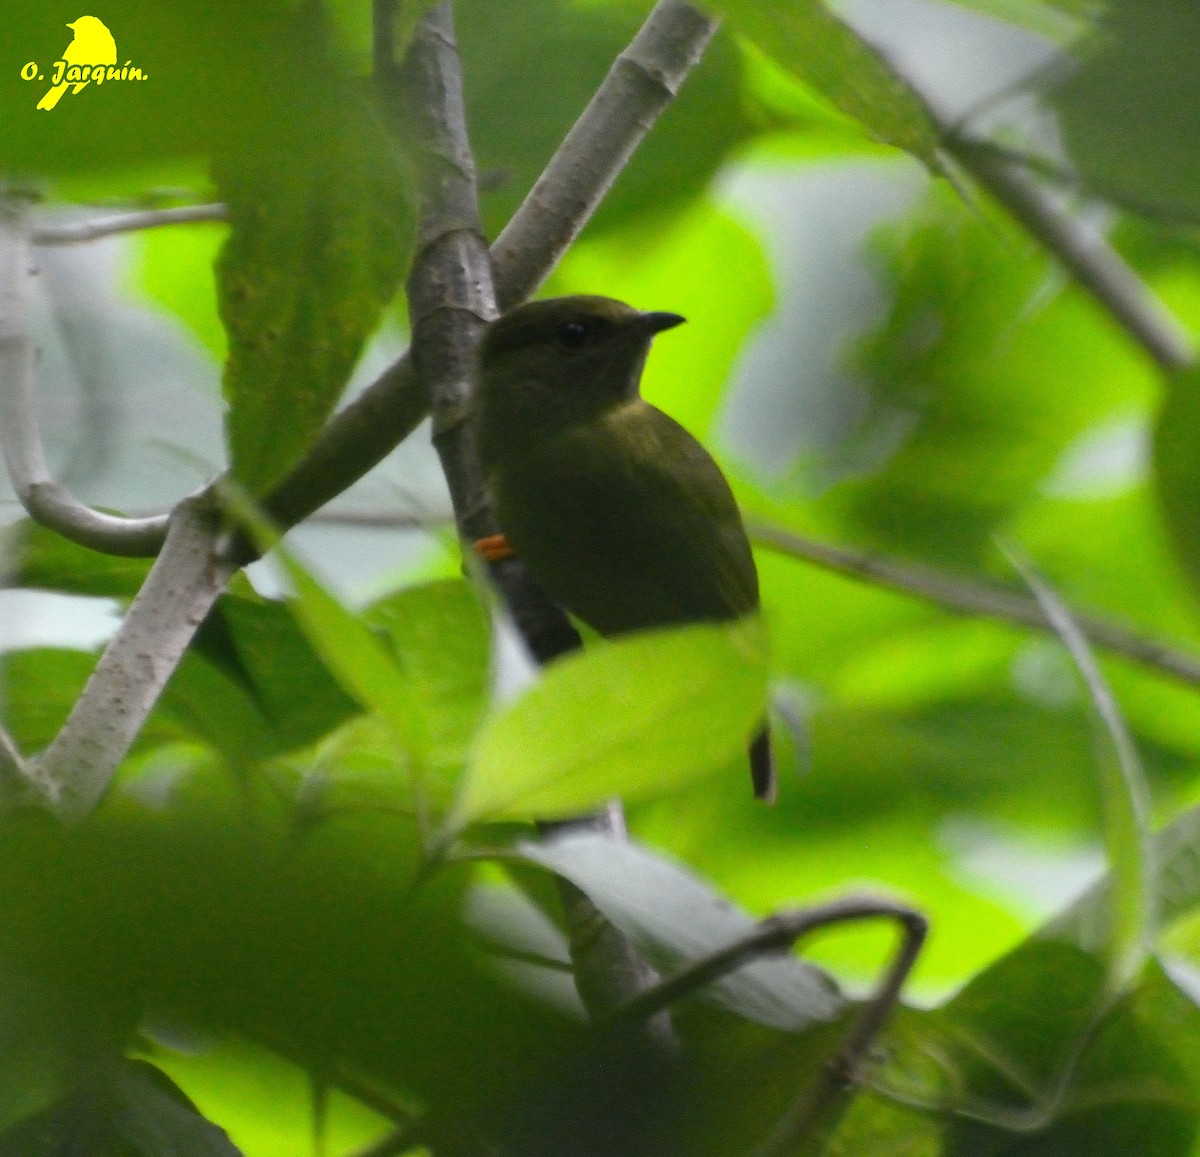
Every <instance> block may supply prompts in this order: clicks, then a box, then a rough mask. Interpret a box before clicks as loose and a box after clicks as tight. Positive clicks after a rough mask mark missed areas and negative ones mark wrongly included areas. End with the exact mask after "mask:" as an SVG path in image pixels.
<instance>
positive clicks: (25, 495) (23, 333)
mask: <svg viewBox="0 0 1200 1157" xmlns="http://www.w3.org/2000/svg"><path fill="white" fill-rule="evenodd" d="M29 236H30V230H29V213H28V208H27V206H26V205H24V204H23V203H21V202H20V201H17V200H12V199H9V200H5V201H4V202H3V203H2V204H0V452H3V455H4V462H5V465H6V467H7V468H8V476H9V478H10V480H11V481H12V486H13V490H15V491H16V495H17V498H18V499H19V500H20V502H21V505H22V506H24V507H25V509H26V511H28V513H29V516H30V517H31V518H32V519H33V520H34V521H35V522H39V523H41V524H42V525H43V526H47V527H49V528H50V529H51V530H56V531H58V533H59V534H61V535H62V536H63V537H64V538H69V539H70V540H71V541H72V542H77V543H79V544H80V545H82V546H88V547H91V548H92V549H93V550H101V551H104V552H106V553H107V554H117V555H126V556H133V557H144V556H148V555H154V554H156V553H157V552H158V549H159V548H160V547H161V546H162V543H163V539H164V538H165V537H166V531H167V520H166V518H165V517H163V516H158V517H153V518H120V517H117V516H116V515H112V514H103V513H101V512H99V511H96V510H92V509H91V508H90V507H88V506H85V505H84V504H83V503H82V502H80V501H79V500H78V499H77V498H75V496H74V495H72V494H71V492H70V491H69V490H68V489H67V488H66V487H65V486H63V485H62V483H60V482H56V481H55V480H54V479H52V478H51V477H50V471H49V469H48V468H47V466H46V454H45V450H44V449H43V447H42V438H41V434H40V432H39V430H38V425H37V417H36V410H37V400H36V397H35V393H34V379H35V369H34V346H33V337H32V335H31V333H30V329H29V292H28V286H29V270H30V265H31V252H30V245H29Z"/></svg>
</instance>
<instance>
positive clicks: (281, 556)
mask: <svg viewBox="0 0 1200 1157" xmlns="http://www.w3.org/2000/svg"><path fill="white" fill-rule="evenodd" d="M275 557H276V558H277V559H278V560H279V563H280V565H281V567H282V568H283V570H284V572H285V574H286V575H287V578H288V582H289V583H290V584H291V586H292V590H293V592H294V597H293V599H292V601H291V607H292V610H293V612H294V613H295V615H296V619H297V621H298V622H299V623H300V625H301V627H302V628H303V630H304V631H305V633H306V634H307V635H308V638H309V641H310V642H311V643H312V646H313V649H314V650H315V651H316V652H317V654H319V655H320V656H321V658H322V659H323V660H324V661H325V663H326V664H327V665H328V666H329V669H330V670H331V671H332V672H333V673H334V675H335V677H336V678H337V679H338V681H339V682H340V683H341V684H342V686H343V687H344V688H345V689H346V690H347V691H348V692H349V693H350V694H351V695H353V696H354V698H355V699H357V700H358V701H359V703H361V704H362V705H363V706H364V707H366V708H368V709H369V710H373V711H376V712H378V713H379V716H380V717H381V718H382V719H383V720H385V721H386V722H387V724H388V725H389V726H390V727H391V728H392V730H393V732H394V733H395V736H396V738H397V739H398V740H399V741H400V742H401V743H402V744H403V745H404V749H405V751H406V752H407V753H408V755H409V757H410V758H411V759H412V761H413V763H414V765H415V766H416V767H418V768H423V767H425V766H426V764H427V762H428V759H429V752H430V745H431V742H432V739H431V736H430V731H429V722H428V720H427V719H426V717H425V714H424V710H423V708H422V704H421V702H420V700H419V698H418V695H417V691H416V689H415V688H414V686H413V684H412V681H411V680H410V679H409V677H408V673H407V671H405V670H404V668H403V667H402V666H401V665H400V664H399V663H398V662H397V659H396V658H394V657H393V655H392V654H390V653H389V652H388V648H387V647H386V646H385V645H384V644H383V643H382V642H381V641H380V640H379V639H378V638H377V637H376V636H375V635H374V634H372V632H371V630H370V629H369V628H368V627H367V626H366V624H365V623H364V622H363V621H362V620H361V619H359V618H358V617H357V616H356V615H354V614H353V613H352V612H350V611H348V610H347V609H346V608H345V607H343V606H342V605H341V603H339V602H338V601H337V599H335V598H334V597H333V595H331V594H330V593H329V592H328V591H327V590H325V588H324V587H322V586H321V584H320V583H319V582H317V580H316V579H315V578H313V576H312V575H311V574H309V572H308V571H307V570H305V568H304V567H303V566H302V565H301V564H300V563H299V562H298V561H297V560H296V559H295V558H293V557H292V555H291V554H289V553H288V552H287V551H286V550H284V548H283V547H280V546H276V547H275Z"/></svg>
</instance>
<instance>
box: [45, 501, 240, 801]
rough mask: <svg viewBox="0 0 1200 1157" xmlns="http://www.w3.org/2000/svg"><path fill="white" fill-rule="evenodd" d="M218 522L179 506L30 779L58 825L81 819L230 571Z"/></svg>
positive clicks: (207, 509) (196, 505)
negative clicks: (147, 570)
mask: <svg viewBox="0 0 1200 1157" xmlns="http://www.w3.org/2000/svg"><path fill="white" fill-rule="evenodd" d="M219 533H220V525H219V518H218V515H217V510H216V506H215V503H214V501H213V499H212V497H211V496H209V495H207V494H205V495H199V496H196V497H193V498H187V499H184V501H183V502H181V503H179V505H178V506H176V507H175V510H174V511H173V512H172V514H171V518H170V527H169V529H168V531H167V539H166V542H165V543H164V544H163V548H162V550H161V551H160V552H159V555H158V558H157V559H156V560H155V563H154V566H153V567H152V568H151V570H150V574H149V575H148V576H147V578H146V581H145V583H144V584H143V585H142V589H141V590H140V591H138V594H137V597H136V598H135V599H134V600H133V603H132V604H131V606H130V608H129V611H128V612H127V614H126V615H125V618H124V620H123V622H122V623H121V626H120V628H119V629H118V631H117V633H116V635H114V636H113V638H112V640H111V641H110V642H109V644H108V646H107V647H106V648H105V650H104V654H103V655H102V656H101V657H100V661H99V662H98V663H97V664H96V668H95V670H94V671H93V672H92V674H91V676H90V678H89V679H88V681H87V684H86V685H85V686H84V689H83V693H82V694H81V695H80V697H79V700H78V701H77V702H76V704H75V706H74V708H73V709H72V711H71V714H70V715H69V716H68V717H67V721H66V722H65V723H64V724H63V726H62V729H61V730H60V731H59V733H58V735H56V736H55V738H54V741H53V742H52V743H51V744H50V746H49V747H48V748H47V749H46V750H45V752H44V753H43V754H42V756H41V758H40V759H38V760H36V761H34V762H33V764H32V766H31V769H30V770H31V774H32V777H33V779H34V782H35V784H36V786H37V787H38V789H39V790H40V791H41V793H42V795H43V797H44V798H45V800H46V802H47V803H48V804H49V806H50V807H51V808H52V809H53V810H54V811H55V812H56V813H57V814H58V815H59V816H61V817H62V818H63V819H66V820H68V821H75V820H79V819H82V818H83V817H84V816H86V815H87V814H88V812H90V811H91V809H92V808H93V807H95V805H96V803H97V802H98V801H99V800H100V797H101V796H102V795H103V794H104V792H105V790H106V789H107V787H108V785H109V783H110V782H111V781H112V777H113V775H114V774H115V773H116V769H117V766H118V765H119V764H120V762H121V760H122V759H124V758H125V754H126V752H127V751H128V750H129V747H130V745H131V744H132V743H133V741H134V739H135V738H136V737H137V735H138V732H139V731H140V730H141V729H142V725H143V724H144V723H145V721H146V717H147V716H148V715H149V714H150V711H151V709H152V708H153V706H154V704H155V702H156V701H157V700H158V697H159V695H160V694H161V693H162V689H163V688H164V687H165V686H166V684H167V681H168V680H169V679H170V678H171V675H172V674H173V673H174V671H175V668H176V667H177V666H178V664H179V660H180V659H181V658H182V657H183V652H184V650H185V649H186V648H187V645H188V644H189V643H190V642H191V640H192V636H193V635H194V634H195V633H196V631H197V629H198V628H199V626H200V624H201V623H202V622H203V621H204V617H205V615H207V614H208V612H209V610H211V608H212V605H213V603H214V602H216V600H217V597H218V596H219V595H220V593H221V592H222V591H223V590H224V589H225V584H226V583H227V582H228V581H229V578H230V576H231V575H232V573H233V569H234V568H233V567H232V566H231V565H230V564H228V563H224V562H221V561H219V559H218V554H219V552H218V549H217V543H218V536H219Z"/></svg>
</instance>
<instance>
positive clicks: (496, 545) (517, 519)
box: [472, 295, 776, 802]
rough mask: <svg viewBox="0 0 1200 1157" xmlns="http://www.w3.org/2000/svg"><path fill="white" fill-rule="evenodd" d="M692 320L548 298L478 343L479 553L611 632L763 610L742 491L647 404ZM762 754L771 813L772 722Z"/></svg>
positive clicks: (756, 780)
mask: <svg viewBox="0 0 1200 1157" xmlns="http://www.w3.org/2000/svg"><path fill="white" fill-rule="evenodd" d="M684 320H685V319H684V318H683V317H681V316H680V315H679V314H677V313H667V312H653V311H649V312H646V311H641V310H638V309H635V308H633V307H632V306H630V305H627V304H625V303H624V302H621V301H617V300H615V299H614V298H611V297H601V296H596V295H575V296H571V297H558V298H546V299H543V300H540V301H533V302H529V303H527V304H524V305H520V306H517V307H516V308H514V309H511V310H509V311H508V312H506V313H504V314H502V315H501V316H500V317H499V318H497V319H496V320H495V321H493V322H491V323H490V324H489V326H488V327H487V329H486V330H485V331H484V334H483V338H482V341H481V342H480V345H479V353H478V365H477V384H476V391H475V397H474V401H473V404H472V420H473V423H474V433H475V440H476V447H477V450H478V453H479V460H480V464H481V467H482V470H483V474H484V479H485V483H486V486H487V491H488V495H489V497H490V499H491V502H492V506H493V509H494V512H495V515H496V519H497V522H498V523H499V527H500V531H501V534H500V535H496V536H490V537H489V538H486V539H483V540H481V541H480V542H479V543H477V544H476V546H477V548H478V549H479V551H480V553H482V554H483V555H484V557H487V558H493V559H495V558H498V557H504V556H505V555H506V554H508V553H513V554H516V555H517V556H519V557H520V558H521V560H522V561H523V562H524V564H525V565H526V567H527V568H528V569H529V571H530V573H531V574H532V576H533V578H534V579H535V580H536V581H537V582H538V583H539V584H540V585H541V586H542V587H543V589H544V590H545V591H546V593H547V594H549V595H550V597H551V598H552V599H553V600H554V601H555V602H557V603H558V604H559V605H560V606H562V607H563V608H564V609H565V610H567V611H568V612H570V613H571V614H572V615H574V616H575V617H576V618H577V619H579V620H581V621H582V622H583V623H585V624H587V625H588V626H589V627H591V628H592V629H593V630H595V631H597V632H598V633H599V634H600V635H602V636H614V635H622V634H626V633H628V632H632V631H641V630H648V629H652V628H657V627H669V626H676V625H683V624H688V623H703V622H726V621H732V620H735V619H738V618H741V617H742V616H744V615H748V614H752V613H754V612H756V611H757V610H758V607H759V586H758V572H757V569H756V568H755V564H754V556H753V554H752V552H751V549H750V542H749V539H748V537H747V535H746V529H745V526H744V525H743V523H742V518H741V514H740V512H739V511H738V507H737V502H736V501H735V499H734V497H733V493H732V491H731V490H730V488H729V483H728V482H727V481H726V479H725V476H724V475H723V474H722V473H721V469H720V467H719V466H718V465H717V464H716V462H715V461H713V458H712V456H711V455H710V454H709V452H708V451H707V450H706V449H705V448H704V447H703V446H702V445H701V444H700V443H699V442H698V441H697V440H696V439H695V438H694V437H693V436H692V435H691V434H689V433H688V431H687V430H685V429H684V428H683V426H681V425H680V424H679V423H678V422H676V421H675V419H674V418H672V417H670V416H669V415H668V414H666V413H664V412H663V411H662V410H660V409H658V408H657V407H655V406H653V405H651V404H650V403H649V402H647V401H646V400H645V399H644V398H642V396H641V393H640V384H641V377H642V370H643V368H644V367H645V363H646V358H647V356H648V354H649V352H650V345H651V342H652V341H653V339H654V337H655V335H656V334H659V333H662V332H663V331H665V330H668V329H672V328H674V327H675V326H677V325H681V324H682V323H683V322H684ZM681 678H686V673H685V672H681ZM749 756H750V771H751V779H752V783H753V788H754V794H755V796H757V797H758V798H759V799H762V800H766V801H768V802H772V801H773V800H774V798H775V790H776V787H775V773H774V767H773V763H772V757H771V747H770V737H769V734H768V728H767V724H766V721H765V720H764V721H763V725H762V727H761V728H760V730H759V731H758V733H757V734H756V735H755V736H754V738H753V740H752V741H751V743H750V749H749Z"/></svg>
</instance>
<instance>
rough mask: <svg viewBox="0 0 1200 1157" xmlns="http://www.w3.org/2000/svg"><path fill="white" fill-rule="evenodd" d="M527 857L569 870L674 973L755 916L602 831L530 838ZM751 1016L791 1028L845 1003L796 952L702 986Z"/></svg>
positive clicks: (731, 938)
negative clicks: (536, 840) (538, 839)
mask: <svg viewBox="0 0 1200 1157" xmlns="http://www.w3.org/2000/svg"><path fill="white" fill-rule="evenodd" d="M521 854H522V855H523V856H525V858H526V859H528V860H531V861H533V862H534V863H536V864H541V865H542V866H543V867H546V868H549V869H550V870H551V871H554V872H557V873H558V874H559V875H560V876H565V877H566V878H567V879H568V880H570V881H571V883H573V884H574V885H575V886H576V887H578V888H579V889H580V890H581V891H583V892H585V893H586V894H587V896H588V899H590V900H591V901H592V903H593V904H595V905H596V907H597V908H599V909H600V911H601V912H603V913H604V915H605V917H607V919H608V920H610V921H611V922H612V923H613V924H614V925H615V926H616V927H617V929H618V930H619V931H620V932H621V933H622V934H623V935H625V936H627V937H628V938H630V939H631V940H632V941H633V943H634V944H635V945H636V946H637V947H638V948H639V949H641V950H642V951H644V952H646V953H647V954H648V955H649V957H650V959H651V961H652V962H653V963H654V964H655V965H656V966H657V967H659V968H661V969H663V970H666V971H677V970H678V969H680V968H681V967H683V966H684V965H687V964H690V963H692V962H694V961H696V960H699V959H702V958H704V957H706V956H709V955H711V954H712V953H714V952H717V951H719V950H720V949H722V948H727V947H728V946H729V945H730V944H733V943H735V942H737V941H738V940H741V939H743V938H744V937H745V936H746V935H748V934H749V933H750V932H751V931H752V930H753V928H754V926H755V922H754V921H753V920H752V919H751V918H750V917H749V916H748V915H747V914H746V913H745V912H743V911H742V910H741V909H739V908H736V907H734V905H733V904H731V903H730V902H729V901H728V900H726V899H725V898H724V897H723V896H721V895H720V894H719V893H718V892H716V891H714V890H713V889H712V888H710V887H709V885H708V884H706V883H705V882H704V881H703V880H701V879H700V878H699V877H698V876H696V875H694V874H693V873H691V872H689V871H688V870H687V869H686V868H684V867H682V866H681V865H679V864H676V863H674V862H673V861H671V860H668V859H666V858H665V857H663V856H659V855H657V854H655V853H654V852H652V851H650V850H649V849H648V848H644V847H640V846H639V845H637V844H634V843H627V842H624V841H618V840H613V839H609V838H608V837H606V836H601V835H596V834H580V835H568V836H563V837H560V838H557V839H553V840H548V841H545V842H543V843H538V844H522V845H521ZM699 995H701V996H702V997H704V998H706V999H709V1000H712V1001H713V1002H715V1003H716V1004H718V1005H720V1006H721V1007H723V1008H726V1009H728V1010H729V1011H730V1012H734V1013H736V1014H737V1015H739V1016H743V1017H745V1018H746V1019H748V1020H752V1021H755V1022H756V1023H758V1024H763V1025H767V1026H768V1027H772V1028H778V1029H782V1030H784V1031H787V1032H800V1031H802V1030H803V1029H805V1028H806V1027H808V1026H810V1025H811V1024H812V1023H813V1022H814V1021H828V1020H832V1019H833V1018H834V1017H836V1016H837V1015H838V1013H839V1012H840V1011H841V1010H842V1007H843V1002H842V998H841V996H840V994H839V993H838V991H837V987H836V985H835V984H834V983H833V981H832V980H830V978H829V977H827V976H826V975H825V974H824V973H822V972H821V971H819V970H818V969H816V968H813V967H812V966H811V965H808V964H803V963H801V961H799V960H797V959H796V958H795V957H794V956H790V955H783V956H780V955H773V956H770V957H763V958H762V959H759V960H755V961H752V962H750V963H749V964H745V965H743V966H742V967H741V968H739V969H737V970H736V971H735V972H732V973H730V974H729V975H728V976H726V977H724V978H723V979H721V980H719V981H717V982H716V983H715V984H713V985H711V986H709V987H708V988H706V989H704V990H701V992H700V994H699Z"/></svg>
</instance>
